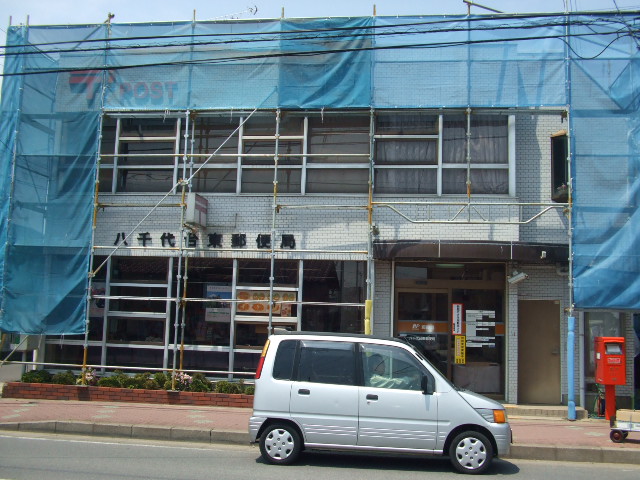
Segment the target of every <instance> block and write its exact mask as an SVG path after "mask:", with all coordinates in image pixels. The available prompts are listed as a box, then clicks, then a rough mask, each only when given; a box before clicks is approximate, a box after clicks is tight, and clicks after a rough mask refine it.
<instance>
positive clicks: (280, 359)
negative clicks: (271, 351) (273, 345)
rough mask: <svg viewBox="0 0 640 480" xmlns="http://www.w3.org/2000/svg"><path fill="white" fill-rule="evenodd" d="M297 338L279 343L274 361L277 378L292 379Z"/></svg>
mask: <svg viewBox="0 0 640 480" xmlns="http://www.w3.org/2000/svg"><path fill="white" fill-rule="evenodd" d="M297 345H298V341H297V340H284V341H282V342H280V345H278V351H277V352H276V358H275V360H274V362H273V378H275V379H277V380H291V378H292V376H293V366H294V365H295V355H296V347H297Z"/></svg>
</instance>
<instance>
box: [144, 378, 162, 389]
mask: <svg viewBox="0 0 640 480" xmlns="http://www.w3.org/2000/svg"><path fill="white" fill-rule="evenodd" d="M163 385H164V384H163ZM142 388H144V389H145V390H160V385H159V384H158V382H156V381H155V379H153V378H149V379H147V380H146V381H145V382H144V383H143V384H142Z"/></svg>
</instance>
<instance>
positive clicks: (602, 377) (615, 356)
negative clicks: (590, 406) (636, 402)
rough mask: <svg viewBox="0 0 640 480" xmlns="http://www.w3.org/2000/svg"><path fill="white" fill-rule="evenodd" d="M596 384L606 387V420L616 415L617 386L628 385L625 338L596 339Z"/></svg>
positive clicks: (611, 419) (610, 419)
mask: <svg viewBox="0 0 640 480" xmlns="http://www.w3.org/2000/svg"><path fill="white" fill-rule="evenodd" d="M594 343H595V355H596V358H595V360H596V383H599V384H600V385H604V396H605V398H604V402H605V418H606V419H607V420H609V421H611V422H613V419H614V418H615V415H616V387H615V386H616V385H624V384H625V383H627V368H626V365H627V356H626V354H625V348H624V338H623V337H595V339H594Z"/></svg>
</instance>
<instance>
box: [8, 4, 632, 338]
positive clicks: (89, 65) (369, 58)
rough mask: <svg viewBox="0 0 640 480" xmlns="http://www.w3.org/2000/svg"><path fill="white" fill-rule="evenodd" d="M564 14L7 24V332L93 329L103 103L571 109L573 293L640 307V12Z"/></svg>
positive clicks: (578, 298)
mask: <svg viewBox="0 0 640 480" xmlns="http://www.w3.org/2000/svg"><path fill="white" fill-rule="evenodd" d="M568 20H569V21H567V17H564V16H562V15H556V16H515V17H505V16H496V17H486V16H478V17H460V16H456V17H401V18H384V17H373V18H337V19H307V20H264V21H229V22H218V23H205V22H195V23H191V22H181V23H162V24H133V25H127V24H118V25H88V26H64V27H56V26H44V27H29V28H28V29H27V28H26V27H11V28H10V29H9V32H8V36H7V45H8V46H10V47H11V46H13V48H10V49H9V50H7V53H9V54H14V53H18V55H9V56H7V57H6V62H5V74H7V75H9V76H5V78H4V83H3V95H2V105H1V115H2V117H1V118H0V122H1V123H0V125H1V126H2V130H1V131H0V140H1V142H2V144H1V145H0V154H1V163H0V175H1V177H0V200H2V204H1V206H0V227H1V228H0V245H2V251H1V252H0V289H1V293H2V294H1V295H0V329H2V330H5V331H15V332H23V333H79V332H82V331H84V328H85V325H84V315H85V309H86V287H87V269H88V256H89V254H90V239H91V208H92V203H93V181H94V178H95V163H96V150H97V141H98V140H97V139H98V131H99V117H100V114H101V111H102V108H104V109H107V110H122V109H126V110H155V111H164V110H172V109H191V110H195V109H253V108H275V107H281V108H289V109H306V108H308V109H322V108H370V107H375V108H451V107H467V106H470V107H474V108H481V107H500V108H511V107H525V108H526V107H536V108H537V107H558V106H566V105H569V104H570V105H571V116H570V119H571V124H570V126H571V134H572V150H573V153H574V156H573V162H572V170H573V178H574V187H575V205H574V206H575V208H574V215H573V227H574V229H575V232H574V237H573V245H574V249H573V255H574V261H575V271H574V273H575V275H574V276H575V278H574V293H575V303H576V306H578V307H586V308H588V307H597V308H616V309H619V308H634V309H638V308H640V296H638V295H636V292H637V291H639V287H640V285H638V282H640V275H639V273H640V264H639V262H638V258H637V253H636V252H638V251H640V245H638V241H639V240H638V238H639V235H637V233H638V232H639V228H638V221H639V219H638V213H637V204H638V201H637V199H638V193H637V192H638V188H639V187H638V169H639V168H638V145H639V134H638V132H639V126H640V125H639V120H638V114H637V112H638V106H639V105H638V104H639V101H638V93H639V91H640V90H639V89H638V77H639V75H640V64H639V63H638V62H639V60H640V59H639V58H638V54H637V52H638V46H637V40H636V39H635V38H633V37H632V36H631V35H629V32H630V31H633V30H634V29H635V30H637V27H638V22H639V19H638V16H637V15H636V14H624V15H621V14H609V15H574V16H570V17H568ZM567 33H568V34H569V37H566V36H565V35H566V34H567ZM567 38H570V40H569V41H568V42H567V41H566V39H567ZM62 42H65V43H62ZM21 73H28V75H17V76H10V75H11V74H21ZM14 150H15V152H14Z"/></svg>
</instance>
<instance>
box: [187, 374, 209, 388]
mask: <svg viewBox="0 0 640 480" xmlns="http://www.w3.org/2000/svg"><path fill="white" fill-rule="evenodd" d="M189 391H190V392H210V391H211V382H210V381H209V380H208V379H207V377H205V376H204V374H202V373H194V374H193V377H192V378H191V385H190V386H189Z"/></svg>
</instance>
